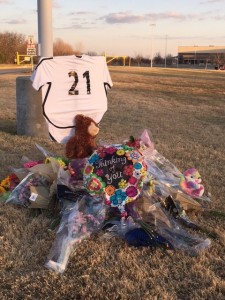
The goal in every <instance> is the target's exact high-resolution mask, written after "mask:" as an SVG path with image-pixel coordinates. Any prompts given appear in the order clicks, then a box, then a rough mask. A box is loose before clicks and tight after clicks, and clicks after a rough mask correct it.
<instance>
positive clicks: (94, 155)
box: [88, 153, 99, 164]
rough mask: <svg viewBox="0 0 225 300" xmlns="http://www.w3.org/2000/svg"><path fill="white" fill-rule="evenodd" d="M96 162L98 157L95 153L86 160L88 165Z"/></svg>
mask: <svg viewBox="0 0 225 300" xmlns="http://www.w3.org/2000/svg"><path fill="white" fill-rule="evenodd" d="M97 160H99V155H98V154H97V153H94V154H92V155H91V157H90V158H89V159H88V162H89V163H90V164H93V163H94V162H96V161H97Z"/></svg>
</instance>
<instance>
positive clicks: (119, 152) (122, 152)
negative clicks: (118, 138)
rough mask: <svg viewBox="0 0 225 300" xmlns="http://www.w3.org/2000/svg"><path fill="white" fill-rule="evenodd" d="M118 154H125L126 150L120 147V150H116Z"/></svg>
mask: <svg viewBox="0 0 225 300" xmlns="http://www.w3.org/2000/svg"><path fill="white" fill-rule="evenodd" d="M116 154H117V155H118V156H122V155H124V154H125V151H124V150H123V149H118V150H117V151H116Z"/></svg>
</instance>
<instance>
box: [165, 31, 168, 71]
mask: <svg viewBox="0 0 225 300" xmlns="http://www.w3.org/2000/svg"><path fill="white" fill-rule="evenodd" d="M167 37H168V35H167V34H166V36H165V38H166V40H165V68H166V55H167Z"/></svg>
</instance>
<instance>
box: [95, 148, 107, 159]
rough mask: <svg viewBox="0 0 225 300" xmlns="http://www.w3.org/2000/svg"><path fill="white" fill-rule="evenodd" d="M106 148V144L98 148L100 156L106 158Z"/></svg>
mask: <svg viewBox="0 0 225 300" xmlns="http://www.w3.org/2000/svg"><path fill="white" fill-rule="evenodd" d="M105 150H106V148H105V147H104V146H102V147H99V148H98V150H97V153H98V155H99V157H100V158H104V157H105V156H106V151H105Z"/></svg>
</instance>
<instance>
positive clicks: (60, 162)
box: [57, 158, 66, 168]
mask: <svg viewBox="0 0 225 300" xmlns="http://www.w3.org/2000/svg"><path fill="white" fill-rule="evenodd" d="M57 161H58V163H59V165H60V167H62V168H64V167H65V165H66V164H65V163H64V161H63V160H62V159H60V158H58V159H57Z"/></svg>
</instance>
